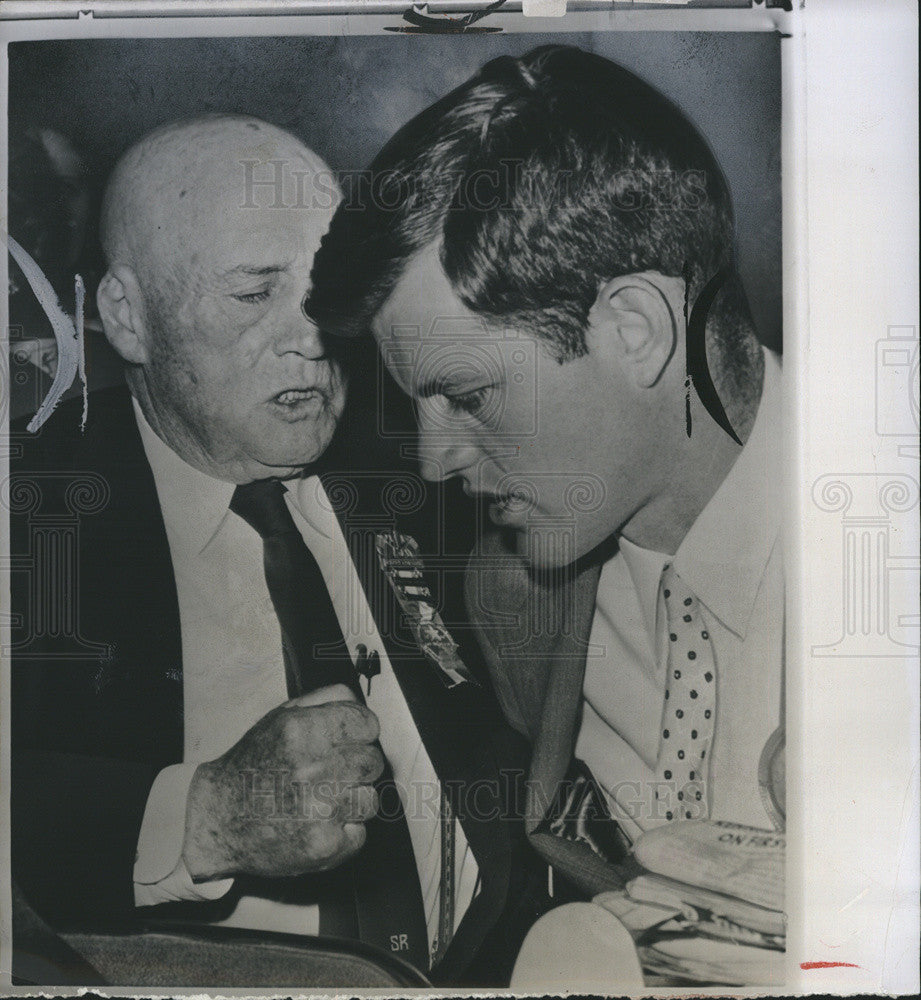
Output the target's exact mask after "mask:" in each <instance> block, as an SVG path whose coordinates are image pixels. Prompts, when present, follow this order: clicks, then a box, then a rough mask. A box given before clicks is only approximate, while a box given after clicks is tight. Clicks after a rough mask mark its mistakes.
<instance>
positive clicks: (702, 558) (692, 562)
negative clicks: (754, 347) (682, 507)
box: [674, 350, 782, 638]
mask: <svg viewBox="0 0 921 1000" xmlns="http://www.w3.org/2000/svg"><path fill="white" fill-rule="evenodd" d="M781 403H782V399H781V367H780V359H779V358H778V357H777V355H775V354H773V353H772V352H770V351H768V350H765V351H764V385H763V388H762V391H761V402H760V405H759V406H758V413H757V416H756V417H755V423H754V426H753V427H752V432H751V434H750V435H749V438H748V440H747V441H746V442H745V447H744V448H743V449H742V451H741V452H740V453H739V457H738V458H737V459H736V461H735V464H734V465H733V467H732V468H731V469H730V470H729V474H728V475H727V476H726V478H725V479H724V480H723V482H722V483H721V484H720V487H719V489H718V490H717V491H716V493H715V494H714V495H713V498H712V499H711V500H710V502H709V503H708V504H707V506H706V507H705V508H704V509H703V510H702V511H701V512H700V515H699V516H698V518H697V520H696V521H695V522H694V524H693V525H692V526H691V530H690V531H689V532H688V533H687V535H685V537H684V540H683V541H682V543H681V545H680V546H679V548H678V551H677V552H676V553H675V560H674V565H675V569H676V570H677V572H678V575H679V576H680V577H681V579H682V580H683V581H684V582H685V583H686V584H687V585H688V587H690V588H691V590H692V591H693V592H694V594H696V596H697V598H698V599H699V600H700V601H701V603H702V604H703V605H704V606H705V607H706V608H708V609H709V610H710V611H711V612H712V613H713V614H714V615H715V616H716V617H717V618H718V619H719V620H720V621H721V622H722V623H723V624H724V625H725V626H726V627H727V628H729V629H731V630H732V631H733V632H735V633H736V635H738V636H740V637H741V638H744V637H745V633H746V631H747V629H748V623H749V620H750V618H751V613H752V609H753V607H754V604H755V598H756V597H757V594H758V589H759V587H760V586H761V580H762V577H763V576H764V568H765V566H766V565H767V561H768V558H769V557H770V555H771V551H772V550H773V548H774V545H775V544H776V542H777V538H778V535H779V532H780V520H781V515H780V502H781V490H782V484H781V481H780V480H781V443H782V435H781V428H780V417H781Z"/></svg>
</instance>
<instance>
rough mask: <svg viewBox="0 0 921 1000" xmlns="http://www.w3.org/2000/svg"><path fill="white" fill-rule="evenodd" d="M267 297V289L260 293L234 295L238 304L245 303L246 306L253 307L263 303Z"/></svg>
mask: <svg viewBox="0 0 921 1000" xmlns="http://www.w3.org/2000/svg"><path fill="white" fill-rule="evenodd" d="M268 297H269V290H268V288H264V289H262V291H260V292H245V293H243V294H241V295H234V298H235V299H236V300H237V301H238V302H245V303H246V304H247V305H255V304H256V303H257V302H264V301H265V300H266V299H267V298H268Z"/></svg>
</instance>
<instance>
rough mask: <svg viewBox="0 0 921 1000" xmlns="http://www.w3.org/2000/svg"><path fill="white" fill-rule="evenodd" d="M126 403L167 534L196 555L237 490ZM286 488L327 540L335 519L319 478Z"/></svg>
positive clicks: (136, 406) (215, 529) (218, 525)
mask: <svg viewBox="0 0 921 1000" xmlns="http://www.w3.org/2000/svg"><path fill="white" fill-rule="evenodd" d="M131 402H132V405H133V407H134V415H135V418H136V420H137V425H138V431H139V432H140V435H141V443H142V444H143V446H144V452H145V454H146V455H147V461H148V462H149V464H150V468H151V471H152V472H153V477H154V482H155V483H156V487H157V496H158V498H159V500H160V510H161V511H162V512H163V520H164V523H165V524H166V527H167V530H168V532H169V534H170V536H171V537H173V538H176V539H178V540H179V541H181V543H182V544H183V546H184V547H185V548H186V550H187V551H189V552H193V553H195V554H197V555H200V554H201V553H202V552H203V551H204V550H205V548H206V547H207V545H208V543H209V542H210V541H211V540H212V539H213V538H214V536H215V535H216V534H217V532H218V531H219V530H220V528H221V525H222V524H223V523H224V519H225V518H226V517H227V516H228V515H229V514H230V500H231V497H232V496H233V491H234V489H235V488H236V487H235V485H234V484H233V483H228V482H224V480H222V479H215V478H214V477H213V476H208V475H206V474H205V473H204V472H201V471H200V470H199V469H196V468H194V467H193V466H191V465H189V464H188V463H187V462H185V461H184V460H183V459H181V458H180V457H179V456H178V455H177V454H176V452H174V451H173V449H172V448H170V447H169V445H168V444H166V443H165V442H164V441H163V440H161V438H160V437H159V436H158V435H157V433H156V431H154V429H153V428H152V427H151V426H150V424H149V423H148V422H147V419H146V418H145V416H144V414H143V412H142V410H141V407H140V405H139V404H138V401H137V400H136V399H135V398H134V397H133V396H132V398H131ZM287 486H288V497H289V498H290V500H291V501H292V502H293V504H294V505H295V506H296V507H297V509H298V510H299V512H300V513H301V514H302V515H303V517H304V519H305V520H306V521H307V523H308V524H309V525H310V526H311V527H312V528H314V530H316V531H318V532H319V533H320V534H321V535H323V536H325V537H327V538H329V537H331V530H332V525H331V522H330V518H332V519H333V520H335V517H336V515H335V512H334V511H333V508H332V504H331V503H330V502H329V499H328V498H327V496H326V492H325V491H324V489H323V486H322V483H321V482H320V478H319V476H308V477H307V478H306V479H298V480H294V481H292V482H289V483H288V484H287Z"/></svg>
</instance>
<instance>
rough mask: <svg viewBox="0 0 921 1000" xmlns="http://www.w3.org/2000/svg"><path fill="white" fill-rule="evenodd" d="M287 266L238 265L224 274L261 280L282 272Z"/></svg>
mask: <svg viewBox="0 0 921 1000" xmlns="http://www.w3.org/2000/svg"><path fill="white" fill-rule="evenodd" d="M287 266H288V265H287V264H260V265H257V264H238V265H237V266H236V267H231V268H228V270H226V271H225V272H224V274H225V275H226V276H227V277H230V276H232V275H234V274H245V275H247V276H251V277H256V278H262V277H264V276H265V275H267V274H278V272H279V271H284V270H285V269H286V268H287Z"/></svg>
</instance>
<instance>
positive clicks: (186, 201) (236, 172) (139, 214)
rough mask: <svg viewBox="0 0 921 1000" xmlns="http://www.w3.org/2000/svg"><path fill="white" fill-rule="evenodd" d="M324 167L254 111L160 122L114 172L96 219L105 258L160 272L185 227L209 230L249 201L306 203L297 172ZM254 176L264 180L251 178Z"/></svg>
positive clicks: (324, 171) (307, 222) (319, 172)
mask: <svg viewBox="0 0 921 1000" xmlns="http://www.w3.org/2000/svg"><path fill="white" fill-rule="evenodd" d="M298 174H300V176H301V179H300V180H298ZM323 174H326V175H328V174H329V171H328V168H327V167H326V165H325V164H324V163H323V161H322V160H321V159H320V158H319V157H318V156H316V155H315V154H314V153H313V152H312V151H311V150H309V149H308V148H307V147H306V146H305V145H304V144H303V143H302V142H300V141H299V140H298V139H297V138H295V137H294V136H293V135H291V134H290V133H289V132H286V131H284V130H283V129H280V128H278V127H277V126H275V125H271V124H269V123H268V122H264V121H260V120H259V119H258V118H252V117H248V116H244V115H225V114H215V115H205V116H201V117H198V118H191V119H186V120H182V121H178V122H172V123H170V124H168V125H164V126H162V127H161V128H159V129H157V130H156V131H154V132H151V133H149V134H148V135H146V136H144V137H143V138H142V139H141V140H139V141H138V142H137V143H135V145H134V146H132V147H131V148H130V149H129V150H128V151H127V152H126V153H125V154H124V155H123V156H122V158H121V159H120V160H119V161H118V163H117V165H116V166H115V169H114V170H113V172H112V175H111V177H110V179H109V183H108V185H107V187H106V192H105V196H104V199H103V206H102V214H101V219H100V238H101V241H102V247H103V251H104V253H105V256H106V260H107V262H108V264H109V265H110V266H111V265H113V264H125V265H128V266H129V267H132V268H133V269H135V270H136V271H138V272H139V276H141V277H143V276H144V275H143V273H144V272H145V271H146V270H147V269H149V268H153V269H154V270H155V272H158V273H157V278H162V277H163V274H162V273H160V272H161V267H162V265H163V264H167V265H169V263H170V262H172V263H173V264H175V263H176V261H175V256H176V253H177V250H180V249H181V247H182V246H183V245H185V244H186V243H187V239H188V236H189V235H190V234H191V233H196V232H197V233H199V234H201V233H202V232H203V231H204V232H208V233H210V232H211V231H212V230H216V228H217V226H218V225H219V224H220V220H221V218H222V217H223V218H226V216H227V214H228V213H237V212H240V211H246V210H247V208H248V209H250V210H252V209H253V208H254V207H257V206H260V207H273V208H275V209H277V208H279V207H280V203H281V204H288V205H293V204H298V205H299V207H301V208H304V209H306V208H309V207H310V206H308V205H305V204H300V203H299V202H298V199H299V198H301V197H302V196H303V192H304V190H305V188H307V187H308V185H305V184H304V182H303V177H304V176H310V175H313V176H319V175H323ZM254 177H259V178H263V179H262V181H261V182H259V183H257V184H256V185H253V184H252V180H253V178H254ZM264 177H269V178H271V180H272V181H275V180H277V181H278V182H279V185H280V186H274V185H273V184H272V183H269V182H267V181H266V180H265V179H264ZM325 190H326V191H327V192H328V191H329V190H330V187H329V186H328V185H327V186H326V187H325ZM322 207H323V208H324V209H325V208H326V206H322ZM303 214H304V223H305V226H309V225H310V222H311V220H310V219H309V218H308V213H306V212H304V213H303ZM324 217H325V212H324ZM202 227H204V230H203V228H202ZM164 258H165V259H164Z"/></svg>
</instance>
